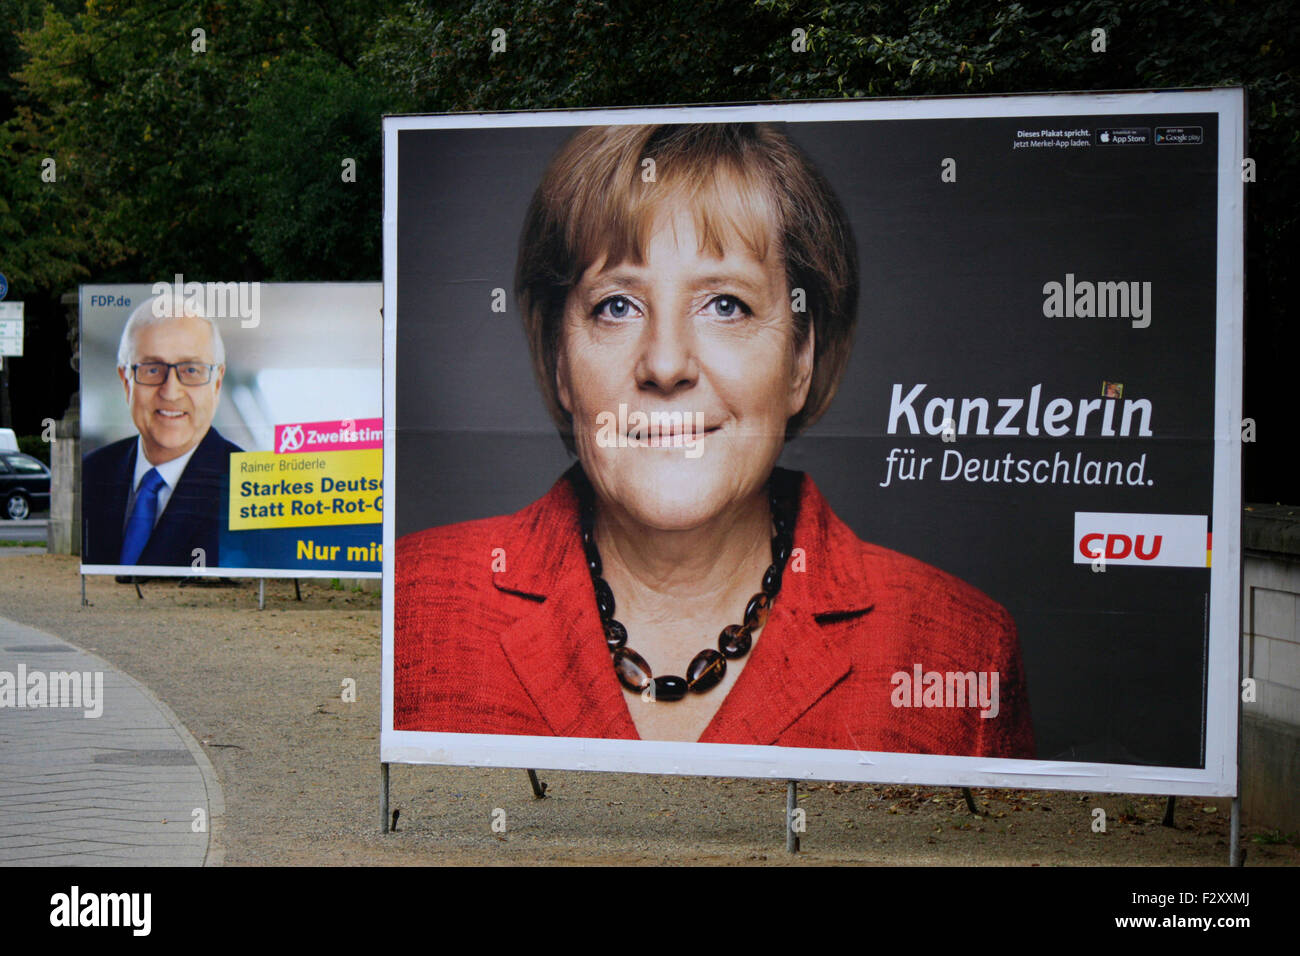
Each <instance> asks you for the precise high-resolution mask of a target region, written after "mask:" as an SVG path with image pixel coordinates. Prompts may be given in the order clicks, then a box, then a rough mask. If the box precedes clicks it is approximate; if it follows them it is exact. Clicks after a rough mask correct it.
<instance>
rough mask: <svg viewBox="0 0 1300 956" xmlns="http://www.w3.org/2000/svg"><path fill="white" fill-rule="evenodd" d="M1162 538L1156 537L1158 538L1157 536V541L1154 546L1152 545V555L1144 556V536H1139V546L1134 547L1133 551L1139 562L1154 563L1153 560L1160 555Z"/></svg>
mask: <svg viewBox="0 0 1300 956" xmlns="http://www.w3.org/2000/svg"><path fill="white" fill-rule="evenodd" d="M1160 538H1161V535H1156V536H1155V541H1154V542H1153V543H1152V545H1151V553H1150V554H1143V553H1142V535H1138V539H1137V545H1136V546H1135V547H1134V549H1133V553H1134V555H1136V556H1137V558H1138V560H1139V561H1152V560H1154V559H1155V556H1156V555H1158V554H1159V553H1160Z"/></svg>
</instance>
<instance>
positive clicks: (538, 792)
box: [528, 770, 546, 800]
mask: <svg viewBox="0 0 1300 956" xmlns="http://www.w3.org/2000/svg"><path fill="white" fill-rule="evenodd" d="M528 782H529V783H531V784H532V785H533V796H534V797H535V798H536V799H538V800H540V799H542V798H543V797H544V796H546V784H544V783H542V781H540V780H538V779H537V771H536V770H529V771H528Z"/></svg>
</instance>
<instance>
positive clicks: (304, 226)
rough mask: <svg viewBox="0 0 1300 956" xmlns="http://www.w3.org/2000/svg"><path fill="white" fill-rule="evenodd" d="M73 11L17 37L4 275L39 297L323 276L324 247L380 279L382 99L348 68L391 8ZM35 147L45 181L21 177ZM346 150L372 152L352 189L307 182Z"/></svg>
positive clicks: (104, 5)
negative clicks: (46, 162)
mask: <svg viewBox="0 0 1300 956" xmlns="http://www.w3.org/2000/svg"><path fill="white" fill-rule="evenodd" d="M74 6H78V7H81V9H80V10H79V11H78V12H75V13H71V14H66V15H65V14H64V13H62V12H60V10H59V9H57V8H55V7H53V6H47V7H46V8H45V9H44V11H43V17H42V19H41V20H40V22H39V24H37V25H36V26H35V28H33V29H31V30H30V31H29V32H27V33H26V34H24V35H23V37H22V59H23V62H22V64H21V68H20V69H18V70H17V71H16V72H15V73H14V76H15V78H16V79H17V80H19V81H21V83H22V88H21V97H22V98H24V99H25V100H26V101H30V103H31V104H32V108H31V110H30V111H29V112H27V113H26V114H23V113H22V111H21V110H20V113H19V115H18V116H15V117H14V118H12V119H10V120H9V122H8V123H7V124H6V127H5V129H4V132H3V133H0V136H3V137H4V138H3V139H0V145H3V146H4V147H5V148H4V149H3V151H2V152H0V183H3V185H4V192H3V193H0V196H2V197H5V198H4V199H0V237H3V239H4V240H5V242H4V264H5V268H6V270H7V272H8V273H12V274H13V275H15V276H17V277H18V279H19V280H20V281H22V282H24V283H25V284H27V285H31V286H35V287H37V288H41V289H45V290H48V291H49V292H51V293H54V292H58V291H63V287H66V286H67V285H68V284H70V283H71V282H72V281H75V280H76V279H77V278H85V277H88V276H90V275H93V276H94V278H95V280H97V281H113V280H118V281H140V280H141V279H146V278H156V277H159V276H170V275H172V274H173V273H175V272H184V273H187V274H189V275H193V276H194V277H195V278H199V279H205V278H208V279H217V278H220V279H276V278H299V279H302V278H334V277H336V276H338V275H339V272H337V271H335V270H332V269H331V268H330V264H331V263H332V262H334V260H335V259H336V257H338V258H341V259H345V260H346V262H345V268H344V270H343V271H344V275H343V277H348V278H351V277H361V276H363V275H364V276H366V277H373V276H375V275H377V274H378V271H379V253H378V235H379V216H378V210H379V202H378V199H377V196H378V192H377V188H378V186H377V184H378V181H379V177H380V169H379V164H378V156H379V149H380V139H379V122H378V116H379V114H380V113H381V112H382V111H383V110H382V104H383V103H384V97H383V94H382V92H381V91H379V90H378V88H377V87H376V86H375V85H374V84H373V82H369V81H366V80H365V79H363V78H361V77H360V76H358V75H357V73H356V70H357V66H356V64H357V62H358V60H359V58H360V54H361V52H362V48H363V43H364V41H365V40H366V38H367V37H368V36H369V34H370V33H371V32H372V31H373V28H374V24H375V23H376V22H377V21H378V20H379V19H380V18H381V15H382V14H383V13H384V12H385V11H386V10H387V9H388V7H390V6H392V5H391V4H385V3H382V2H361V3H354V4H350V5H349V6H348V7H347V8H346V10H339V11H335V10H334V9H333V8H332V7H331V6H329V5H326V4H319V3H315V2H311V0H291V2H287V3H281V2H272V0H232V2H224V3H209V2H203V0H180V2H178V3H173V4H168V5H161V4H156V3H144V2H132V0H87V2H86V3H85V4H84V6H82V5H74ZM196 30H202V31H203V33H202V35H198V34H196V33H195V31H196ZM275 124H279V125H278V128H273V127H274V125H275ZM344 150H346V151H347V152H344ZM44 155H51V156H54V157H55V158H56V159H57V161H58V171H59V179H58V183H57V185H54V184H41V182H40V178H39V175H36V176H33V175H32V162H33V161H35V162H36V163H37V165H39V160H40V158H41V157H42V156H44ZM343 155H353V156H356V157H357V158H358V161H359V165H360V162H361V160H362V158H363V157H365V158H366V159H367V160H368V161H369V163H370V166H369V168H367V169H366V170H365V171H364V173H363V174H360V175H359V176H358V183H357V184H345V183H343V182H342V181H341V180H340V179H339V177H338V176H337V174H335V175H334V176H333V177H332V179H331V178H328V177H327V178H324V179H322V178H320V167H322V166H325V165H330V164H329V163H326V160H331V161H332V166H333V168H334V169H335V170H337V169H338V162H339V159H341V157H342V156H343ZM272 164H274V165H272ZM367 177H368V181H367ZM323 184H328V185H323ZM38 185H47V186H50V187H51V188H46V189H44V190H43V191H42V190H40V189H38V188H37V186H38ZM331 190H332V191H333V196H332V201H331V196H330V195H329V194H330V192H331ZM348 190H350V192H348ZM286 196H294V197H298V198H297V199H296V200H295V203H294V205H293V207H291V208H292V212H291V215H293V216H294V221H293V222H287V221H286V220H287V219H288V216H286V201H285V197H286ZM10 197H12V198H10ZM347 246H350V247H351V250H350V255H351V258H350V259H346V257H343V256H341V253H342V251H343V247H347ZM358 249H361V250H362V251H363V252H362V255H361V256H358V254H357V250H358Z"/></svg>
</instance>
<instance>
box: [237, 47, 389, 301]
mask: <svg viewBox="0 0 1300 956" xmlns="http://www.w3.org/2000/svg"><path fill="white" fill-rule="evenodd" d="M389 106H390V98H389V97H388V95H387V94H386V93H385V91H384V89H383V88H382V87H381V86H379V84H378V83H376V82H375V81H374V80H372V79H370V78H368V77H366V76H363V75H360V74H358V73H356V72H354V71H352V70H349V69H347V68H346V67H344V66H342V65H341V64H338V63H330V62H328V61H324V60H321V59H319V58H312V59H304V58H293V59H292V60H290V61H286V62H282V63H281V65H280V67H279V68H278V69H277V70H276V71H275V73H274V74H273V75H272V76H270V77H268V78H267V79H266V80H265V81H264V82H263V83H261V84H260V85H259V87H258V90H257V92H256V93H255V94H254V95H253V96H252V97H251V99H250V101H249V109H248V113H249V129H248V132H247V134H246V135H245V136H244V139H243V143H242V148H241V154H242V182H241V193H242V194H243V195H247V196H252V197H256V199H257V203H258V205H259V207H260V213H259V214H258V215H255V216H254V217H253V218H252V219H251V220H250V222H249V227H248V232H249V245H250V247H251V249H252V251H253V252H254V253H255V254H256V255H257V256H258V257H259V258H260V259H261V261H262V262H263V263H264V264H265V275H264V278H268V279H271V278H274V279H278V280H282V281H293V280H311V279H317V280H319V279H338V280H374V279H375V278H377V277H378V276H379V274H380V272H381V270H382V268H383V247H382V243H381V236H380V231H379V229H378V228H376V224H377V219H378V215H379V210H380V209H381V208H382V203H383V190H382V183H383V169H382V159H383V151H382V148H381V146H382V140H381V136H380V134H381V129H380V123H381V118H382V116H383V114H384V112H385V111H386V110H387V109H388V108H389ZM345 159H350V160H352V161H353V163H354V166H355V180H354V181H352V182H347V183H345V182H344V181H343V173H344V165H343V161H344V160H345Z"/></svg>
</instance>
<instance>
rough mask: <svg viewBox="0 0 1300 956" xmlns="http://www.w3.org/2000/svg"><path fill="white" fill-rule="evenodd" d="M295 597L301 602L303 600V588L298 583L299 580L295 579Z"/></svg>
mask: <svg viewBox="0 0 1300 956" xmlns="http://www.w3.org/2000/svg"><path fill="white" fill-rule="evenodd" d="M293 595H294V597H296V598H297V599H298V600H299V601H301V600H302V587H301V585H299V583H298V579H297V578H294V579H293Z"/></svg>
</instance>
